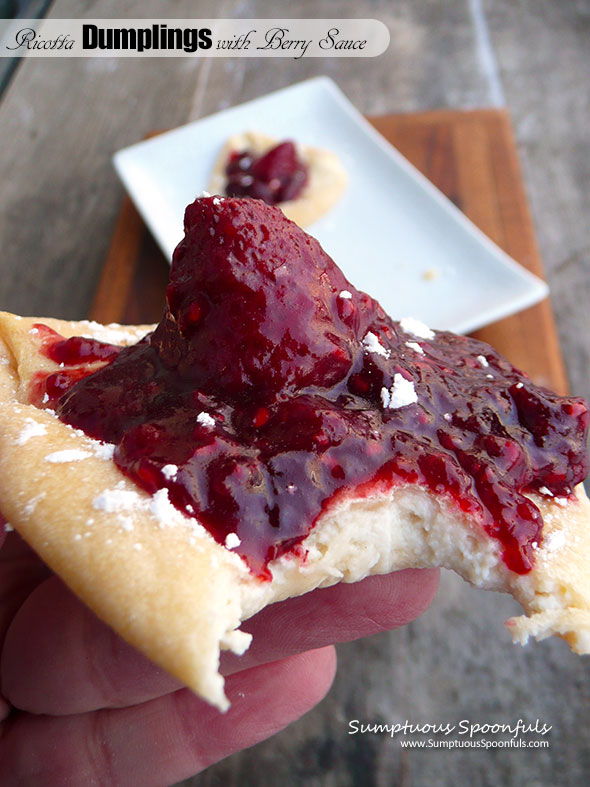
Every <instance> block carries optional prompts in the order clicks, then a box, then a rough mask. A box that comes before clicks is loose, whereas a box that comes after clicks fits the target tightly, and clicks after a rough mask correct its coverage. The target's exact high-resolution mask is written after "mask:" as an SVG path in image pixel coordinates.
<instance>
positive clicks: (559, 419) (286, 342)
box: [35, 197, 589, 577]
mask: <svg viewBox="0 0 590 787" xmlns="http://www.w3.org/2000/svg"><path fill="white" fill-rule="evenodd" d="M185 231H186V235H185V238H184V240H183V241H182V242H181V243H180V244H179V246H178V247H177V249H176V251H175V254H174V261H173V265H172V271H171V281H170V285H169V287H168V290H167V307H166V310H165V312H164V316H163V318H162V321H161V322H160V324H159V325H158V327H157V328H156V330H155V331H154V332H153V333H152V334H150V335H149V336H147V337H146V338H145V339H143V340H142V341H140V342H139V343H138V344H137V345H134V346H132V347H127V348H124V349H122V350H120V351H119V350H118V349H117V350H114V349H112V353H113V355H112V356H110V355H109V350H108V346H106V347H105V345H102V344H100V343H90V344H86V342H87V340H77V342H74V341H73V340H71V339H70V340H62V341H61V342H59V343H54V344H52V345H50V346H49V347H46V348H45V352H47V354H49V355H50V356H51V357H55V358H58V359H63V360H62V361H61V362H62V363H64V364H66V365H70V368H71V369H72V371H73V372H75V373H76V374H80V371H81V370H82V372H83V370H84V364H85V363H86V362H87V361H88V359H90V358H91V359H92V360H93V361H94V365H93V367H92V368H87V369H86V373H87V376H86V377H84V378H83V379H78V380H72V381H71V383H70V386H69V388H68V389H67V390H65V391H64V390H63V388H61V389H60V388H59V387H57V388H56V390H55V392H53V389H52V390H50V387H49V386H47V387H45V388H44V387H43V385H40V386H39V385H38V386H37V389H36V395H35V398H36V400H37V403H39V402H41V401H42V400H43V399H45V403H46V405H47V406H51V407H54V408H55V409H56V410H57V412H58V414H59V417H60V418H61V419H62V420H63V421H65V422H67V423H69V424H71V425H72V426H75V427H78V428H80V429H83V430H84V431H85V432H86V433H87V434H89V435H91V436H92V437H94V438H97V439H100V440H105V441H108V442H111V443H115V444H116V446H117V447H116V450H115V461H116V463H117V465H118V466H119V468H120V469H121V470H122V471H123V472H124V473H125V474H126V475H127V476H129V477H130V478H132V479H133V480H134V481H135V482H136V483H137V484H138V485H139V486H141V487H143V488H144V489H146V490H147V491H148V492H152V493H153V492H155V491H156V490H159V489H162V488H164V487H165V488H167V489H168V494H169V497H170V500H171V501H172V503H173V504H174V505H175V506H177V507H178V508H179V509H180V510H182V511H184V512H185V513H187V515H189V516H193V515H194V516H195V517H197V518H198V519H199V521H201V522H202V523H203V524H204V525H205V527H206V528H207V529H208V530H209V531H210V532H211V533H212V535H213V536H214V537H215V538H216V539H217V541H219V542H220V543H222V544H223V543H224V542H225V539H226V536H227V535H228V534H230V533H237V535H238V537H239V539H240V542H241V543H240V545H239V547H238V548H237V549H236V551H237V552H238V553H239V554H241V555H242V556H243V557H244V558H245V559H246V560H247V562H248V564H249V566H250V568H251V569H252V571H253V572H254V573H256V574H257V575H258V576H261V577H268V576H269V571H268V565H267V564H268V562H269V560H272V559H273V558H275V557H277V556H278V555H281V554H283V553H286V552H289V551H294V550H297V549H299V548H300V547H298V545H299V544H300V542H301V541H302V540H303V539H304V538H305V536H306V535H307V534H308V533H309V531H310V530H311V528H312V527H313V524H314V523H315V521H316V520H317V518H318V516H319V515H320V514H321V513H322V511H324V510H326V508H327V507H328V506H329V505H330V503H331V502H332V501H334V500H335V499H337V498H339V497H341V496H342V495H346V494H347V493H354V494H357V495H359V494H360V495H365V494H370V493H371V492H373V491H376V490H379V489H383V488H384V487H386V486H390V485H392V484H393V485H401V484H405V483H412V484H421V485H423V486H424V487H425V488H427V489H429V490H432V491H433V492H436V493H437V494H442V495H445V496H446V497H447V499H448V501H449V502H450V503H451V504H454V505H456V506H457V507H458V508H459V509H460V510H463V511H465V512H469V513H470V514H471V515H473V516H474V517H475V518H476V520H478V521H479V522H480V523H481V526H482V527H483V528H484V529H485V530H486V531H487V533H488V534H489V535H490V536H491V537H493V538H496V539H498V541H499V542H500V544H501V548H502V552H503V556H504V560H505V562H506V564H507V566H508V568H510V569H511V570H512V571H515V572H518V573H525V572H527V571H529V570H530V569H531V567H532V565H533V562H534V545H535V544H536V543H538V542H540V540H541V538H542V521H541V515H540V513H539V510H538V509H537V507H536V506H535V505H534V504H533V503H532V502H531V501H530V500H528V499H527V497H526V496H525V494H524V493H525V492H527V491H532V490H539V489H540V488H542V487H546V488H547V489H548V490H549V491H550V492H551V493H552V494H554V495H559V496H563V495H569V494H571V492H572V490H573V487H574V486H575V485H576V484H577V483H578V482H580V481H581V480H582V479H583V478H584V476H585V475H586V472H587V455H586V448H585V440H586V432H587V427H588V419H589V414H588V407H587V405H586V404H585V403H584V401H583V400H582V399H577V398H564V397H559V396H557V395H555V394H553V393H551V392H549V391H547V390H545V389H542V388H538V387H536V386H535V385H533V384H532V383H531V382H530V380H529V379H528V378H527V377H526V375H524V374H523V373H521V372H519V371H518V370H516V369H515V368H514V367H512V366H511V365H510V364H509V363H508V362H507V361H506V360H504V359H503V358H502V357H501V356H499V355H498V354H497V353H496V352H495V351H494V350H492V348H491V347H489V346H488V345H486V344H483V343H482V342H479V341H476V340H475V339H470V338H465V337H460V336H455V335H453V334H451V333H446V332H437V333H436V334H435V333H433V332H430V331H427V330H424V329H423V328H420V324H416V323H415V322H414V323H412V321H407V322H406V321H402V322H401V323H397V322H393V321H392V320H391V319H390V318H389V317H388V316H387V315H386V314H385V313H384V312H383V310H382V309H381V307H380V306H379V304H378V303H377V302H376V301H374V300H373V299H372V298H370V297H369V296H368V295H366V294H365V293H362V292H359V291H358V290H356V289H355V288H354V287H353V286H352V285H351V284H350V283H349V282H348V281H347V280H346V279H345V278H344V275H343V274H342V272H341V271H340V270H339V268H337V267H336V265H335V264H334V262H333V261H332V260H331V259H330V257H328V255H327V254H326V253H325V252H324V251H323V250H322V248H321V247H320V245H319V244H318V242H317V241H316V240H314V239H313V238H311V237H310V236H308V235H306V233H305V232H303V231H302V230H301V229H299V228H298V227H297V226H296V225H295V224H293V223H292V222H290V221H288V220H287V219H286V218H285V217H284V216H283V214H282V213H281V212H280V211H279V210H278V209H276V208H270V207H267V206H265V205H264V204H263V203H262V202H260V201H255V200H235V199H226V200H222V199H220V198H218V197H212V198H204V199H198V200H196V202H194V203H193V204H192V205H190V206H189V207H188V208H187V210H186V215H185ZM76 348H78V350H79V352H78V350H76ZM103 353H104V354H103ZM99 363H102V364H104V365H103V366H102V368H99V369H98V371H96V368H97V365H98V364H99ZM50 379H51V377H48V378H46V383H49V381H50ZM54 387H55V386H54ZM45 394H47V396H45ZM166 465H168V466H169V465H174V466H176V467H177V468H178V470H177V471H176V470H174V471H173V472H171V468H170V467H167V468H166V471H165V472H163V468H165V467H166ZM234 540H235V539H234Z"/></svg>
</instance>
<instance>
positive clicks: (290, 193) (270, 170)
mask: <svg viewBox="0 0 590 787" xmlns="http://www.w3.org/2000/svg"><path fill="white" fill-rule="evenodd" d="M225 174H226V177H227V184H226V187H225V193H226V194H227V196H228V197H255V198H256V199H261V200H263V201H264V202H266V203H267V204H268V205H277V204H278V203H279V202H287V201H288V200H292V199H296V198H297V197H298V196H299V195H300V194H301V192H302V190H303V187H304V186H305V184H306V183H307V167H306V165H305V164H304V163H303V162H302V161H301V160H300V159H299V157H298V156H297V151H296V149H295V145H294V144H293V143H292V142H282V143H281V144H280V145H276V146H275V147H274V148H272V149H271V150H269V151H267V152H266V153H265V154H264V155H263V156H255V155H254V154H253V153H250V152H249V151H243V152H242V153H232V154H231V156H230V157H229V161H228V163H227V167H226V168H225Z"/></svg>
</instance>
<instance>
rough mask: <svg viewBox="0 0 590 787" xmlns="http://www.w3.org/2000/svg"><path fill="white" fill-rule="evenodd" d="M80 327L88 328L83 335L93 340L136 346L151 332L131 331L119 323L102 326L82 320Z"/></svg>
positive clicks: (148, 329) (91, 321)
mask: <svg viewBox="0 0 590 787" xmlns="http://www.w3.org/2000/svg"><path fill="white" fill-rule="evenodd" d="M79 324H80V325H83V326H85V327H86V328H88V332H87V333H84V334H82V335H83V336H87V337H88V338H91V339H97V340H98V341H99V342H106V343H107V344H116V345H120V344H136V343H137V342H138V341H139V340H140V339H142V338H143V337H144V336H145V335H146V334H147V333H149V331H150V330H151V329H150V328H145V329H140V330H134V331H130V330H128V329H126V328H125V326H124V325H119V324H118V323H115V322H113V323H110V324H109V325H101V324H100V323H99V322H94V321H93V320H82V321H81V322H80V323H79Z"/></svg>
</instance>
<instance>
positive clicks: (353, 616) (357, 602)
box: [0, 521, 438, 787]
mask: <svg viewBox="0 0 590 787" xmlns="http://www.w3.org/2000/svg"><path fill="white" fill-rule="evenodd" d="M3 541H4V544H3V545H2V542H3ZM0 545H1V549H0V679H1V684H0V685H1V691H0V693H1V694H2V697H4V698H5V700H2V698H1V697H0V774H4V775H6V774H10V779H11V781H10V783H11V784H16V783H18V784H43V785H44V787H52V785H63V784H70V783H72V784H90V783H100V784H102V783H106V784H110V785H125V787H131V786H132V785H142V787H145V786H149V785H166V784H172V783H174V782H176V781H179V780H181V779H184V778H186V777H188V776H191V775H193V774H195V773H197V772H198V771H200V770H202V769H204V768H206V767H207V766H209V765H211V764H212V763H214V762H217V761H218V760H220V759H223V758H224V757H227V756H228V755H229V754H232V753H233V752H236V751H239V750H241V749H244V748H247V747H248V746H252V745H254V744H255V743H258V742H259V741H262V740H264V739H265V738H268V737H270V736H271V735H274V734H275V733H276V732H278V731H279V730H281V729H283V728H284V727H286V726H287V725H288V724H290V723H291V722H293V721H295V720H296V719H298V718H299V717H300V716H302V715H303V714H304V713H306V712H307V711H308V710H310V709H311V708H312V707H313V706H314V705H316V704H317V703H318V702H320V700H321V699H323V697H324V695H325V694H326V692H327V691H328V689H329V688H330V685H331V683H332V680H333V677H334V672H335V667H336V659H335V652H334V648H333V643H336V642H345V641H349V640H353V639H357V638H359V637H363V636H366V635H369V634H374V633H376V632H378V631H382V630H386V629H391V628H395V627H397V626H401V625H403V624H405V623H408V622H409V621H410V620H412V619H413V618H415V617H417V616H418V615H419V614H420V613H421V612H423V611H424V609H426V607H427V606H428V604H429V603H430V601H431V600H432V598H433V596H434V594H435V592H436V587H437V584H438V572H437V571H435V570H432V571H431V570H423V571H414V570H408V571H401V572H398V573H395V574H390V575H388V576H381V577H369V578H368V579H365V580H364V581H363V582H360V583H357V584H355V585H344V584H341V585H336V586H334V587H331V588H326V589H323V590H316V591H314V592H313V593H310V594H307V595H306V596H301V597H299V598H294V599H289V600H288V601H284V602H282V603H280V604H275V605H273V606H270V607H267V608H266V609H264V610H263V611H262V612H261V613H259V614H258V615H256V616H255V617H254V618H252V619H251V620H249V621H247V622H246V623H245V624H244V625H243V627H242V628H243V629H244V630H246V631H250V632H251V633H253V635H254V639H253V642H252V645H251V647H250V650H249V651H247V652H246V654H245V655H244V656H241V657H239V658H238V657H236V656H233V655H232V654H224V655H223V657H222V672H223V673H224V674H225V675H226V676H227V679H226V692H227V695H228V697H229V699H230V701H231V703H232V706H231V708H230V710H229V711H228V712H227V713H225V714H221V713H219V711H217V710H216V709H215V708H213V707H211V706H210V705H208V704H206V703H205V702H203V701H202V700H200V699H198V698H197V697H195V695H194V694H193V693H192V692H191V691H189V690H188V689H186V688H183V687H182V686H180V684H178V683H177V682H176V681H175V680H174V679H173V678H172V677H170V676H169V675H168V674H167V673H165V672H164V671H163V670H161V669H160V668H159V667H157V666H156V665H154V664H152V663H151V662H150V661H148V659H146V658H145V657H144V656H142V655H141V654H140V653H139V652H137V651H136V650H135V649H134V648H132V647H131V646H129V645H127V644H126V643H125V642H123V640H121V639H120V638H119V637H118V636H117V635H116V634H114V633H113V632H112V631H111V629H109V627H108V626H106V625H105V624H103V623H102V622H101V621H99V620H98V619H97V618H96V617H95V616H94V615H93V613H92V612H90V610H88V609H87V608H86V607H85V606H84V605H83V604H82V603H81V602H80V601H78V599H77V598H76V597H75V596H74V595H73V594H72V593H70V591H69V590H68V589H67V588H66V587H65V586H64V585H63V584H62V583H61V581H60V580H59V579H58V578H57V577H55V576H53V575H52V574H51V572H50V571H49V569H47V568H46V567H45V566H44V565H43V564H42V563H41V561H40V560H39V559H38V558H37V557H36V556H35V555H34V553H33V552H32V551H31V550H30V549H29V548H28V547H27V546H26V544H25V543H24V542H23V541H22V540H21V539H20V537H19V536H18V535H17V534H16V533H10V534H8V535H7V536H6V537H5V534H4V527H3V525H2V523H1V521H0ZM1 778H2V777H0V781H1ZM4 783H7V782H4Z"/></svg>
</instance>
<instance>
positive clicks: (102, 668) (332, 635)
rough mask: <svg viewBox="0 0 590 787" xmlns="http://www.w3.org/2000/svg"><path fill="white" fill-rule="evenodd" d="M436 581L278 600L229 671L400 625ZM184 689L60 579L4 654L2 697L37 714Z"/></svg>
mask: <svg viewBox="0 0 590 787" xmlns="http://www.w3.org/2000/svg"><path fill="white" fill-rule="evenodd" d="M437 582H438V572H437V571H413V570H408V571H402V572H397V573H395V574H390V575H387V576H381V577H370V578H368V579H365V580H363V581H362V582H359V583H356V584H354V585H344V584H341V585H336V586H334V587H332V588H327V589H324V590H318V591H314V592H313V593H310V594H307V595H305V596H301V597H299V598H296V599H290V600H288V601H285V602H282V603H281V604H275V605H272V606H271V607H268V608H267V609H265V610H264V611H263V612H261V613H260V614H259V615H257V616H256V617H255V618H253V619H252V620H250V621H247V623H246V624H244V628H245V629H247V630H249V631H251V632H252V633H253V634H254V641H253V643H252V645H251V646H250V649H249V651H247V652H246V654H245V655H244V656H242V657H239V658H238V657H234V656H232V655H230V654H224V656H223V658H222V671H223V672H224V673H226V674H230V673H233V672H236V671H238V670H242V669H246V668H249V667H252V666H255V665H257V664H264V663H267V662H269V661H274V660H276V659H279V658H283V657H284V656H288V655H291V654H293V653H299V652H302V651H304V650H312V649H314V648H318V647H322V646H324V645H327V644H332V643H334V642H344V641H348V640H351V639H356V638H358V637H361V636H366V635H368V634H374V633H376V632H378V631H383V630H384V629H390V628H395V627H396V626H400V625H403V624H405V623H407V622H408V621H410V620H412V619H413V618H415V617H416V616H417V615H419V614H420V613H421V612H422V611H423V610H424V609H425V608H426V607H427V606H428V604H429V603H430V601H431V600H432V598H433V596H434V594H435V592H436V586H437ZM178 688H179V683H178V682H177V681H176V680H174V679H173V678H172V677H170V676H169V675H168V674H167V673H166V672H165V671H164V670H162V669H161V668H160V667H157V666H156V665H154V664H153V663H152V662H150V661H149V660H148V659H147V658H146V657H145V656H143V655H142V654H140V653H139V652H138V651H136V650H135V649H134V648H132V647H131V646H130V645H127V644H126V643H125V642H123V641H122V640H121V639H120V638H119V637H118V636H117V635H115V634H114V633H113V632H112V630H111V629H110V628H109V627H108V626H106V625H105V624H103V623H102V622H101V621H99V620H98V619H97V618H96V617H95V616H94V615H93V614H92V613H91V612H90V611H89V610H88V609H87V608H86V607H84V606H83V605H82V604H81V603H80V602H79V601H78V600H77V599H76V598H75V597H74V596H73V595H72V594H71V593H70V592H69V591H68V590H67V589H66V588H65V587H64V586H63V585H62V584H61V583H60V582H59V581H58V580H56V579H54V580H52V581H50V582H47V583H45V584H44V585H43V586H42V587H40V588H39V589H38V590H37V591H36V592H35V593H34V594H33V595H32V596H31V597H30V598H29V599H28V601H27V603H26V604H25V605H24V606H23V608H22V609H21V611H20V612H19V614H18V616H17V617H16V619H15V620H14V621H13V624H12V626H11V628H10V631H9V633H8V636H7V638H6V643H5V647H4V652H3V654H2V692H3V694H4V696H5V697H7V698H8V699H9V700H10V702H11V703H12V704H13V705H15V706H16V707H18V708H21V709H23V710H27V711H30V712H33V713H50V714H52V715H58V714H71V713H85V712H88V711H91V710H96V709H99V708H107V707H124V706H127V705H132V704H139V703H141V702H145V701H147V700H149V699H152V698H155V697H158V696H162V695H164V694H166V693H168V692H172V691H175V690H176V689H178Z"/></svg>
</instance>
